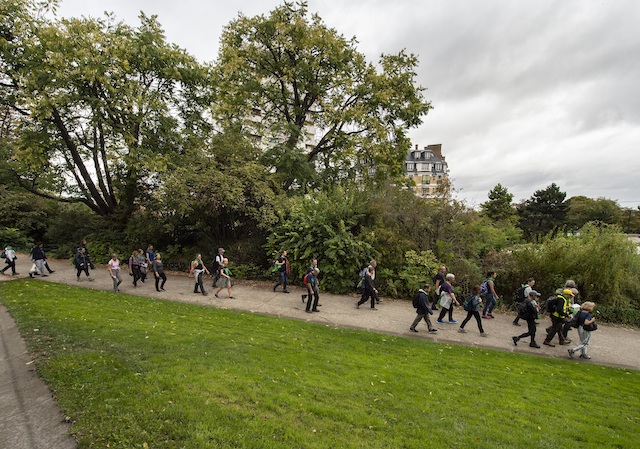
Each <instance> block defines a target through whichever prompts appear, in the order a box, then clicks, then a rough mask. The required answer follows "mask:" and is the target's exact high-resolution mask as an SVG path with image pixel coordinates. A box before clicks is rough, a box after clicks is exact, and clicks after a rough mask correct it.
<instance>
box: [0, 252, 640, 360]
mask: <svg viewBox="0 0 640 449" xmlns="http://www.w3.org/2000/svg"><path fill="white" fill-rule="evenodd" d="M49 263H50V265H51V267H52V268H53V269H54V270H55V273H53V274H51V275H49V276H48V277H46V278H42V279H41V280H45V281H49V282H58V283H65V284H70V285H78V286H80V287H85V288H92V289H99V290H106V291H111V290H112V282H111V278H110V277H109V275H108V272H107V269H106V268H105V266H98V267H97V268H96V270H93V271H92V273H91V275H92V277H93V278H94V281H93V282H89V281H88V280H87V279H86V278H84V277H82V278H81V281H80V282H78V281H77V279H76V271H75V269H74V268H73V267H71V266H70V265H69V262H68V261H62V260H50V261H49ZM30 266H31V264H30V263H28V261H27V257H25V256H24V255H23V256H22V257H20V258H19V259H18V265H17V268H18V272H19V273H20V274H21V275H20V276H19V277H25V276H26V275H27V273H28V270H29V267H30ZM167 275H168V281H167V284H166V286H165V289H166V291H165V292H156V291H155V286H154V283H153V279H149V280H147V282H146V283H144V284H142V283H139V284H138V287H137V288H134V286H133V285H132V279H131V278H130V277H129V275H128V273H127V272H126V270H124V272H123V278H124V282H123V283H122V285H121V288H120V291H121V293H127V294H132V295H140V296H147V297H153V298H158V299H165V300H171V301H181V302H188V303H194V304H201V305H207V306H212V307H219V308H225V309H234V310H244V311H249V312H254V313H261V314H266V315H273V316H279V317H287V318H293V319H298V320H303V321H314V322H319V323H325V324H327V325H330V326H341V327H350V328H356V329H365V330H369V331H375V332H382V333H388V334H394V335H402V336H406V337H411V338H423V339H429V340H433V341H437V342H447V343H458V344H462V345H468V346H473V347H485V348H492V349H499V350H503V351H510V352H523V353H531V354H538V355H541V356H545V357H557V358H565V359H567V360H569V357H568V354H567V349H568V348H571V347H574V346H575V345H577V344H578V341H579V339H578V335H577V332H576V330H575V329H572V330H571V331H570V333H569V338H571V339H572V340H573V343H572V344H570V345H568V346H560V345H558V346H556V347H555V348H552V347H548V346H542V341H543V340H544V329H545V328H546V327H547V326H548V325H549V323H550V321H549V319H548V318H545V319H544V320H542V321H541V322H540V324H539V326H538V335H537V338H536V340H537V342H538V343H539V344H541V346H542V348H540V349H534V348H530V347H529V345H528V338H527V339H526V342H524V341H523V342H522V343H520V344H518V346H514V344H513V341H512V339H511V337H512V336H513V335H518V334H520V333H523V332H526V326H521V327H516V326H514V325H513V324H512V321H513V318H514V317H513V315H502V314H497V315H496V318H495V319H493V320H484V321H483V326H484V328H485V331H486V332H487V333H488V334H489V336H488V337H487V338H482V337H480V335H479V332H478V328H477V325H476V323H475V320H471V321H470V322H469V324H468V325H467V326H466V329H467V331H468V333H466V334H461V333H459V332H458V326H459V324H446V325H440V324H437V323H436V322H435V318H432V320H431V321H432V323H434V325H435V327H436V328H437V329H438V332H437V333H436V334H428V333H427V329H426V326H425V324H424V322H422V323H421V324H420V326H418V330H419V333H413V332H410V331H409V325H410V324H411V322H412V321H413V319H414V318H415V310H414V309H413V307H412V306H411V303H410V302H409V301H400V300H398V301H393V300H384V301H383V302H382V303H381V304H380V305H379V306H378V311H372V310H370V309H369V307H368V305H363V306H361V308H360V309H356V308H355V303H356V301H357V298H356V297H355V296H350V295H332V294H328V293H324V294H321V296H320V304H322V307H321V308H320V313H312V314H309V313H306V312H305V310H304V309H305V306H304V304H303V303H302V300H301V297H300V295H301V293H302V289H301V288H300V287H294V286H292V287H290V288H289V290H290V291H291V293H290V294H285V293H282V290H281V288H278V291H277V292H275V293H274V292H273V291H272V290H271V288H270V287H271V286H270V284H267V283H264V282H249V281H246V282H238V283H237V284H236V285H234V287H233V295H234V296H235V298H236V299H228V298H227V291H226V289H224V290H222V291H221V292H220V298H216V297H215V296H214V295H213V294H214V292H215V289H212V288H211V283H212V281H211V280H210V279H209V278H207V279H206V282H205V286H206V288H207V292H208V293H209V295H208V296H203V295H201V294H194V293H193V279H190V278H188V277H187V276H186V275H185V274H184V273H167ZM4 278H5V279H9V278H10V277H9V276H6V275H5V276H4ZM0 279H2V277H0ZM465 316H466V312H464V311H463V310H462V309H461V308H458V309H456V310H455V312H454V319H456V320H458V321H459V322H461V321H462V319H463V318H464V317H465ZM639 337H640V331H639V330H637V329H627V328H622V327H618V326H609V325H602V324H600V325H599V329H598V331H597V332H594V334H593V336H592V339H591V344H590V346H589V354H590V355H591V357H592V359H591V360H580V359H574V360H573V361H572V363H586V364H602V365H610V366H615V367H624V368H631V369H635V370H637V369H640V345H639V344H638V341H639ZM556 342H557V338H556Z"/></svg>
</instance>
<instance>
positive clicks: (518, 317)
mask: <svg viewBox="0 0 640 449" xmlns="http://www.w3.org/2000/svg"><path fill="white" fill-rule="evenodd" d="M517 304H518V305H517V306H516V310H520V305H521V304H522V303H521V302H519V303H517ZM518 321H520V315H516V319H515V320H513V324H518Z"/></svg>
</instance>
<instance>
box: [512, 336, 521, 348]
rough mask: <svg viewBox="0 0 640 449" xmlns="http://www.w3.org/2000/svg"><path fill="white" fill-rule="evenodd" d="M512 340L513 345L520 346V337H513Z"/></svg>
mask: <svg viewBox="0 0 640 449" xmlns="http://www.w3.org/2000/svg"><path fill="white" fill-rule="evenodd" d="M511 339H512V340H513V344H514V345H515V346H518V340H520V337H511Z"/></svg>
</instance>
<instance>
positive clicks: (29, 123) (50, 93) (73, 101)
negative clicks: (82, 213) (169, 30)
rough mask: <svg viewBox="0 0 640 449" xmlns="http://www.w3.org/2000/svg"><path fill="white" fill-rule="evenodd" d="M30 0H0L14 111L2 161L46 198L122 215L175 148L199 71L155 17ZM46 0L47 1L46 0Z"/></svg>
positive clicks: (0, 40) (3, 90) (7, 88)
mask: <svg viewBox="0 0 640 449" xmlns="http://www.w3.org/2000/svg"><path fill="white" fill-rule="evenodd" d="M41 5H42V4H41V3H39V2H36V1H35V0H0V17H1V18H0V101H1V102H2V104H3V105H6V106H8V107H10V108H11V109H12V110H13V111H14V112H15V114H14V117H15V120H14V121H13V123H12V133H11V137H10V140H9V141H8V142H7V141H6V139H5V142H4V143H5V144H6V145H8V146H9V147H10V148H11V153H12V157H11V168H12V169H13V170H14V172H15V174H16V175H17V178H18V180H19V181H20V184H21V185H22V186H23V187H24V188H26V189H28V190H29V191H31V192H33V193H35V194H38V195H40V196H43V197H47V198H55V199H58V200H60V201H65V202H80V203H84V204H86V205H87V206H88V207H89V208H90V209H91V210H93V211H94V212H96V213H98V214H100V215H103V216H109V215H113V214H117V215H118V217H119V218H120V219H119V220H117V223H125V222H126V220H127V219H128V217H129V216H130V215H131V213H132V212H133V210H135V202H136V199H137V198H138V197H139V195H140V194H141V193H143V192H145V191H146V190H147V189H148V188H149V187H150V186H153V183H154V177H155V174H156V173H157V171H158V170H161V169H162V168H163V167H164V166H165V163H166V162H167V161H168V160H169V159H170V158H171V157H172V156H173V155H174V154H176V153H177V152H179V151H180V150H181V147H182V139H183V135H182V134H181V133H184V132H185V131H184V130H185V127H189V126H192V125H193V117H196V116H198V114H194V113H193V108H194V107H195V106H196V105H197V101H187V100H186V99H187V98H190V99H194V98H195V97H196V96H197V93H198V89H199V88H201V87H202V84H201V81H202V80H204V74H205V73H206V72H205V71H204V69H203V68H202V67H201V66H199V64H197V62H196V61H195V59H194V58H192V57H191V56H189V55H188V54H187V53H186V52H184V51H183V50H181V49H179V48H178V47H176V46H174V45H170V44H168V43H167V42H166V41H165V37H164V34H163V31H162V29H161V28H160V26H159V24H158V22H157V21H156V19H155V17H146V16H144V15H141V16H140V20H141V23H140V26H139V27H137V28H133V27H130V26H128V25H125V24H123V23H120V22H115V21H114V19H113V18H112V17H111V16H106V17H105V18H104V19H93V18H82V19H69V20H54V19H48V18H47V15H46V14H45V15H43V14H42V11H39V9H38V8H39V7H41ZM50 5H53V6H55V2H51V3H50Z"/></svg>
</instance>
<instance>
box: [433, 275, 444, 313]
mask: <svg viewBox="0 0 640 449" xmlns="http://www.w3.org/2000/svg"><path fill="white" fill-rule="evenodd" d="M446 272H447V267H445V266H444V265H442V266H440V268H438V272H437V273H436V275H435V276H434V277H433V288H434V295H433V302H432V305H431V308H432V309H433V310H438V301H439V300H440V293H441V291H440V288H441V287H442V284H444V276H445V273H446Z"/></svg>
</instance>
